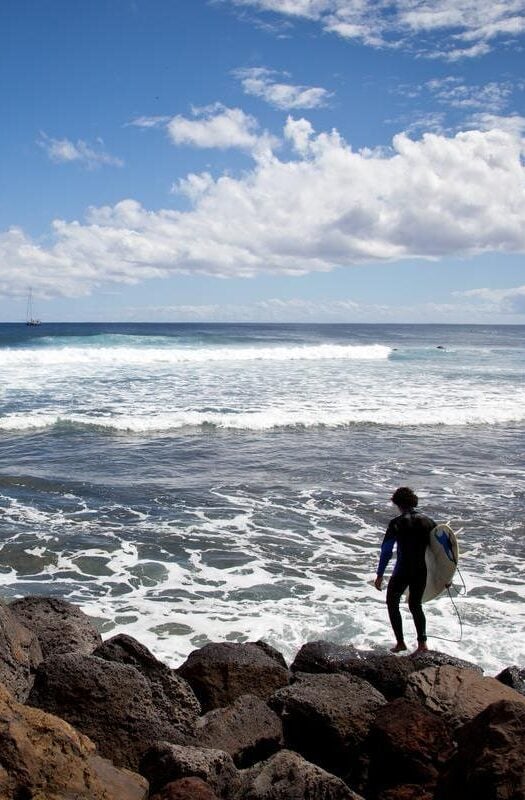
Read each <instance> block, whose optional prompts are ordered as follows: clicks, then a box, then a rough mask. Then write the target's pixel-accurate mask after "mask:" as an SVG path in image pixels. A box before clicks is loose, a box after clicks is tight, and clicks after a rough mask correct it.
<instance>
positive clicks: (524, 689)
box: [496, 667, 525, 695]
mask: <svg viewBox="0 0 525 800" xmlns="http://www.w3.org/2000/svg"><path fill="white" fill-rule="evenodd" d="M496 680H498V681H500V683H504V684H505V686H510V688H511V689H515V691H516V692H519V693H520V694H523V695H525V669H520V668H519V667H507V668H506V669H504V670H502V671H501V672H500V673H499V675H496Z"/></svg>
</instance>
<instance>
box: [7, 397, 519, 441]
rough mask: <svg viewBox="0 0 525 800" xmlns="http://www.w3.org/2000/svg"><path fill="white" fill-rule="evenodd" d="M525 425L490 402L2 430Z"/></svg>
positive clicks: (22, 422)
mask: <svg viewBox="0 0 525 800" xmlns="http://www.w3.org/2000/svg"><path fill="white" fill-rule="evenodd" d="M523 421H525V406H524V405H523V404H522V403H521V404H520V403H509V404H508V405H507V406H506V405H505V403H504V402H503V401H502V402H501V403H497V402H495V401H494V402H492V403H490V404H488V405H487V406H486V407H483V406H481V405H480V406H479V407H477V408H476V407H474V408H468V409H467V408H446V407H440V408H438V407H436V406H434V407H432V408H429V407H425V408H411V409H407V408H406V407H405V408H388V407H385V408H382V409H376V410H369V409H353V410H350V411H348V410H326V409H321V408H320V409H299V410H286V409H282V410H281V409H268V410H263V411H254V412H239V413H232V412H220V411H216V412H214V411H192V410H188V411H174V412H168V413H163V414H151V415H132V414H130V415H126V414H123V415H120V416H96V415H85V414H71V413H68V412H65V413H64V414H53V413H41V414H40V413H29V414H23V413H13V414H10V415H7V416H5V417H3V418H0V430H3V431H12V432H16V431H20V432H23V431H29V430H42V429H45V428H52V427H59V428H60V427H64V428H73V429H79V430H82V429H90V430H105V431H107V432H120V433H137V434H141V433H163V432H169V431H175V430H180V429H182V428H194V429H195V428H216V429H226V430H228V429H229V430H246V431H267V430H272V429H278V428H290V429H293V428H295V429H300V428H309V429H312V428H344V427H350V426H353V425H381V426H396V427H399V426H402V427H417V426H432V425H444V426H453V425H457V426H465V425H498V424H503V423H509V422H523Z"/></svg>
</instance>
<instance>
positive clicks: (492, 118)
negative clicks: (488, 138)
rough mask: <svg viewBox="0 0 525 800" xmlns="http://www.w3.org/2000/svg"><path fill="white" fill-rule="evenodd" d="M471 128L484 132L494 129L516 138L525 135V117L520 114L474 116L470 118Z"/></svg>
mask: <svg viewBox="0 0 525 800" xmlns="http://www.w3.org/2000/svg"><path fill="white" fill-rule="evenodd" d="M469 126H470V127H472V128H479V129H480V130H482V131H489V130H492V129H494V128H498V129H499V130H502V131H506V132H507V133H509V134H510V135H511V136H514V137H516V138H519V137H522V136H523V135H524V134H525V117H522V116H520V115H519V114H511V115H510V116H498V115H497V114H487V113H485V112H483V113H478V114H473V115H472V117H471V118H470V122H469Z"/></svg>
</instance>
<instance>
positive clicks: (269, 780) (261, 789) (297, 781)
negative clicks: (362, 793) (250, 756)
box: [240, 750, 362, 800]
mask: <svg viewBox="0 0 525 800" xmlns="http://www.w3.org/2000/svg"><path fill="white" fill-rule="evenodd" d="M241 781H242V788H241V793H240V797H241V798H242V800H362V798H360V797H359V795H357V794H355V793H354V792H353V791H351V789H349V788H348V786H346V784H345V783H343V781H342V780H340V779H339V778H336V777H335V775H330V773H328V772H325V770H323V769H321V768H320V767H318V766H315V765H314V764H310V763H309V762H308V761H305V759H304V758H302V757H301V756H300V755H298V754H297V753H292V752H290V751H289V750H281V752H280V753H277V754H276V755H274V756H272V757H271V758H270V759H268V761H264V762H263V763H261V764H256V765H255V766H254V767H252V768H251V769H247V770H245V771H244V772H243V773H241Z"/></svg>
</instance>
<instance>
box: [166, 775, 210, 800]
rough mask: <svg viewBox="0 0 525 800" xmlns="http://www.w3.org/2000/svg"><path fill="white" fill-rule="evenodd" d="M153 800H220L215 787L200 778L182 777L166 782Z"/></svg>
mask: <svg viewBox="0 0 525 800" xmlns="http://www.w3.org/2000/svg"><path fill="white" fill-rule="evenodd" d="M151 800H219V798H218V797H217V795H216V794H215V792H214V791H213V789H212V788H211V787H210V786H208V784H207V783H204V781H201V779H200V778H180V780H178V781H172V782H171V783H168V784H166V786H165V787H164V788H163V789H161V791H160V792H159V793H158V794H155V795H151Z"/></svg>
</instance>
